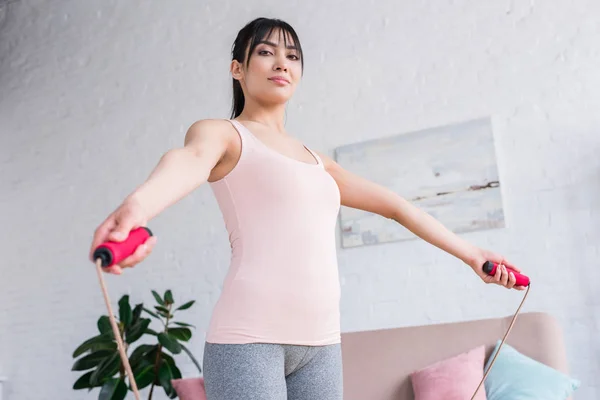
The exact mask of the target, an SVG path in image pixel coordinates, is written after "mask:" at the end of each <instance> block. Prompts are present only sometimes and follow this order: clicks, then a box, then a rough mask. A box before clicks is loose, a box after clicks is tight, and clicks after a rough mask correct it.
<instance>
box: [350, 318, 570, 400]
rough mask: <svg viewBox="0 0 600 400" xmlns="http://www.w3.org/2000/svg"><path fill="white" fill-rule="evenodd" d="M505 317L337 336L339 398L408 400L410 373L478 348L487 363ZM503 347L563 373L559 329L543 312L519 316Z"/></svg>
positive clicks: (504, 326)
mask: <svg viewBox="0 0 600 400" xmlns="http://www.w3.org/2000/svg"><path fill="white" fill-rule="evenodd" d="M511 319H512V316H508V317H505V318H498V319H485V320H478V321H467V322H459V323H448V324H438V325H427V326H417V327H403V328H394V329H383V330H374V331H365V332H346V333H343V334H342V354H343V363H344V400H365V399H368V400H413V399H414V394H413V391H412V385H411V383H410V377H409V374H410V373H411V372H412V371H414V370H418V369H420V368H424V367H426V366H428V365H430V364H432V363H434V362H436V361H440V360H443V359H446V358H449V357H452V356H454V355H457V354H460V353H462V352H465V351H468V350H470V349H472V348H474V347H476V346H479V345H482V344H484V345H486V349H487V352H486V359H487V358H488V357H489V356H490V354H491V352H492V350H493V348H494V346H495V344H496V342H497V340H499V339H502V337H504V334H505V332H506V330H507V329H508V326H509V325H510V321H511ZM533 332H536V334H535V336H534V334H533ZM506 343H508V344H510V345H511V346H512V347H514V348H515V349H517V350H518V351H520V352H521V353H523V354H525V355H527V356H529V357H532V358H534V359H536V360H538V361H540V362H542V363H544V364H547V365H549V366H551V367H553V368H556V369H558V370H559V371H562V372H565V373H568V369H567V358H566V353H565V347H564V342H563V334H562V330H561V329H560V327H559V325H558V324H557V322H556V320H555V319H554V318H552V317H551V316H549V315H547V314H544V313H522V314H519V316H518V317H517V320H516V322H515V325H514V326H513V329H512V331H511V333H510V335H509V337H508V339H507V341H506ZM473 390H475V388H473Z"/></svg>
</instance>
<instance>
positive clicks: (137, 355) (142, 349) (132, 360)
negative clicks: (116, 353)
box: [129, 344, 158, 368]
mask: <svg viewBox="0 0 600 400" xmlns="http://www.w3.org/2000/svg"><path fill="white" fill-rule="evenodd" d="M156 348H158V345H156V344H141V345H139V346H138V347H137V348H136V349H135V350H134V351H133V352H132V353H131V355H130V356H129V364H130V365H131V368H136V366H137V364H138V363H139V362H140V360H141V359H142V358H143V357H144V356H145V355H146V354H148V353H149V352H151V351H152V350H154V349H156Z"/></svg>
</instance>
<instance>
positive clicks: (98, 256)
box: [93, 227, 531, 400]
mask: <svg viewBox="0 0 600 400" xmlns="http://www.w3.org/2000/svg"><path fill="white" fill-rule="evenodd" d="M150 236H152V231H151V230H150V229H148V228H146V227H139V228H136V229H133V230H132V231H131V232H129V236H128V237H127V239H125V240H124V241H122V242H114V241H108V242H104V243H102V244H101V245H99V246H98V247H96V249H95V250H94V253H93V259H94V260H95V262H96V272H97V274H98V280H99V281H100V287H101V288H102V294H103V295H104V302H105V303H106V309H107V310H108V318H109V320H110V325H111V327H112V330H113V334H114V336H115V340H116V341H117V347H118V349H119V355H120V356H121V361H122V362H123V365H124V367H125V372H126V373H127V376H128V377H129V382H130V385H131V389H132V390H133V394H134V395H135V398H136V400H140V393H139V391H138V388H137V384H136V382H135V377H134V376H133V372H132V371H131V366H130V365H129V359H128V358H127V354H126V353H125V346H124V345H123V339H122V338H121V334H120V332H119V328H118V327H117V322H116V321H115V317H114V314H113V310H112V307H111V305H110V298H109V296H108V290H107V289H106V283H105V282H104V271H103V268H107V267H110V266H112V265H115V264H118V263H119V262H121V261H123V260H124V259H125V258H127V257H129V256H130V255H132V254H133V253H134V252H135V250H136V248H137V247H138V246H139V245H141V244H143V243H144V242H145V241H146V240H147V239H148V238H149V237H150ZM498 266H499V265H498V264H496V263H493V262H491V261H486V262H485V263H484V264H483V271H484V272H485V273H486V274H488V275H494V274H495V273H496V270H497V268H498ZM507 269H509V270H510V272H512V273H513V274H514V276H515V279H516V283H515V285H516V286H526V287H527V290H526V291H525V295H524V296H523V300H521V304H519V308H517V311H516V312H515V315H514V316H513V318H512V321H511V322H510V325H509V326H508V329H507V330H506V333H505V334H504V337H503V338H502V342H501V343H500V346H498V349H497V351H496V354H495V355H494V357H493V358H492V361H491V362H490V365H489V367H488V368H487V370H486V371H485V374H484V375H483V378H482V379H481V382H479V385H478V386H477V389H475V392H474V393H473V396H472V397H471V400H474V399H475V396H476V395H477V392H479V389H481V386H482V385H483V383H484V381H485V379H486V378H487V376H488V374H489V372H490V370H491V369H492V366H493V365H494V362H495V361H496V357H498V354H499V353H500V349H501V348H502V346H503V345H504V342H505V341H506V338H507V337H508V335H509V333H510V331H511V329H512V327H513V325H514V324H515V321H516V319H517V315H518V314H519V311H520V310H521V307H523V303H524V302H525V299H526V298H527V295H528V294H529V289H530V288H531V282H530V280H529V278H528V277H527V276H525V275H523V274H521V273H519V272H517V271H514V270H512V269H510V268H508V267H507Z"/></svg>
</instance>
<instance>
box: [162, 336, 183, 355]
mask: <svg viewBox="0 0 600 400" xmlns="http://www.w3.org/2000/svg"><path fill="white" fill-rule="evenodd" d="M158 341H159V342H160V344H162V345H163V346H164V347H165V348H166V349H167V350H169V351H170V352H171V353H173V354H179V353H181V344H179V342H178V341H177V340H176V339H175V338H173V337H171V336H170V335H169V334H168V333H165V332H161V333H159V334H158Z"/></svg>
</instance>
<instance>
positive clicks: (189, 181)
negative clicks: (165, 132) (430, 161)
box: [90, 18, 524, 400]
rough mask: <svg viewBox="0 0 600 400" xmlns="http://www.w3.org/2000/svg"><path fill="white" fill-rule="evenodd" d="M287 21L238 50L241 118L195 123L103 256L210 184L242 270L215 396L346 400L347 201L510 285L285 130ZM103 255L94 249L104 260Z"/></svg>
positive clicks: (509, 278) (217, 323) (212, 350)
mask: <svg viewBox="0 0 600 400" xmlns="http://www.w3.org/2000/svg"><path fill="white" fill-rule="evenodd" d="M303 66H304V63H303V53H302V47H301V45H300V41H299V40H298V37H297V35H296V32H295V31H294V29H293V28H292V27H291V26H289V25H288V24H287V23H285V22H283V21H280V20H276V19H266V18H259V19H256V20H254V21H252V22H250V23H249V24H248V25H246V26H245V27H244V28H243V29H242V30H241V31H240V32H239V34H238V36H237V38H236V40H235V43H234V46H233V60H232V62H231V74H232V77H233V93H234V104H233V111H232V115H231V119H230V120H219V119H215V120H201V121H198V122H195V123H194V124H193V125H192V126H191V127H190V128H189V130H188V132H187V133H186V136H185V141H184V146H183V147H181V148H175V149H172V150H170V151H168V152H166V153H165V154H164V155H163V157H162V158H161V159H160V162H159V163H158V165H157V166H156V168H155V169H154V171H153V172H152V173H151V174H150V176H149V178H148V179H147V180H146V182H144V183H143V184H142V185H141V186H139V187H138V188H137V189H136V190H135V191H133V192H132V193H131V194H130V195H129V196H128V197H127V198H126V199H125V200H124V201H123V203H122V204H121V205H120V206H119V207H118V208H117V209H116V210H115V211H114V212H113V213H112V214H111V215H110V216H109V217H108V218H107V219H106V220H105V221H104V222H103V223H102V224H101V225H100V226H99V227H98V229H97V230H96V232H95V235H94V239H93V243H92V251H93V249H95V248H96V246H97V245H99V244H100V243H101V242H103V241H105V240H116V241H120V240H123V239H125V238H126V237H127V235H128V232H129V231H130V230H131V229H134V228H135V227H138V226H145V225H147V223H148V221H150V220H151V219H152V218H154V217H155V216H156V215H158V214H159V213H160V212H162V211H163V210H164V209H165V208H167V207H169V206H170V205H172V204H173V203H175V202H177V201H178V200H180V199H181V198H182V197H184V196H186V195H187V194H189V193H190V192H192V191H193V190H194V189H196V188H197V187H198V186H200V185H201V184H203V183H205V182H209V184H210V186H211V188H212V189H213V191H214V194H215V196H216V198H217V200H218V204H219V206H220V208H221V211H222V213H223V217H224V220H225V224H226V227H227V230H228V232H229V235H230V236H229V238H230V242H231V248H232V256H231V266H230V269H229V272H228V274H227V276H226V279H225V282H224V285H223V291H222V294H221V297H220V298H219V301H218V302H217V304H216V306H215V309H214V312H213V315H212V319H211V322H210V326H209V329H208V333H207V337H206V343H205V352H204V378H205V385H206V391H207V396H208V399H209V400H221V399H223V400H224V399H227V400H235V399H245V400H247V399H261V400H269V399H286V398H287V399H290V400H309V399H310V400H314V399H319V400H334V399H335V400H340V399H342V363H341V353H340V317H339V296H340V289H339V281H338V269H337V261H336V243H335V231H334V228H335V226H336V218H337V215H338V211H339V208H340V205H345V206H347V207H353V208H358V209H362V210H366V211H369V212H373V213H377V214H380V215H381V216H383V217H385V218H390V219H393V220H395V221H397V222H398V223H400V224H402V225H403V226H405V227H406V228H408V229H409V230H411V231H412V232H413V233H415V234H416V235H417V236H419V237H421V238H422V239H424V240H426V241H428V242H429V243H431V244H433V245H435V246H437V247H439V248H440V249H442V250H444V251H446V252H448V253H450V254H452V255H453V256H455V257H457V258H459V259H460V260H462V261H464V262H465V263H466V264H467V265H469V266H470V267H471V268H472V269H473V271H474V272H475V273H476V274H477V275H478V276H479V277H480V278H481V279H482V280H483V281H484V282H486V283H496V284H498V285H502V286H504V287H506V288H515V289H524V288H523V287H516V286H515V278H514V275H513V274H512V273H509V272H508V271H507V269H506V267H504V266H503V267H502V268H498V269H497V273H496V275H495V276H493V277H490V276H487V275H486V274H485V273H484V272H483V271H482V265H483V263H484V262H485V261H486V260H491V261H495V262H498V263H501V264H503V265H506V266H508V267H510V268H513V269H514V270H516V271H519V270H518V269H517V268H515V267H514V266H512V265H510V264H508V263H507V262H506V260H504V259H503V258H502V257H501V256H499V255H496V254H493V253H491V252H489V251H486V250H483V249H480V248H477V247H476V246H473V245H471V244H469V243H467V242H466V241H464V240H463V239H461V238H460V237H458V236H457V235H455V234H453V233H452V232H450V231H449V230H448V229H446V228H445V227H444V226H442V225H441V224H440V223H439V222H438V221H436V220H435V219H434V218H432V217H431V216H429V215H428V214H426V213H424V212H422V211H421V210H419V209H418V208H416V207H414V206H413V205H411V204H410V203H408V202H407V201H406V200H404V199H403V198H402V197H400V196H398V195H397V194H396V193H393V192H391V191H390V190H388V189H386V188H384V187H381V186H379V185H377V184H375V183H372V182H369V181H367V180H365V179H363V178H361V177H358V176H356V175H354V174H352V173H350V172H348V171H345V170H344V169H343V168H342V167H340V166H339V165H338V164H337V163H336V162H335V161H333V160H332V159H330V158H329V157H326V156H325V155H323V154H320V153H317V152H314V151H312V150H310V149H308V148H307V147H305V146H304V145H303V144H302V143H301V142H299V141H298V140H296V139H294V138H293V137H291V136H290V135H288V133H287V132H286V130H285V127H284V114H285V106H286V103H287V101H288V100H289V99H290V98H291V97H292V95H293V93H294V90H295V89H296V86H297V85H298V83H299V81H300V79H301V77H302V72H303ZM155 243H156V237H152V238H150V239H149V240H148V241H147V242H146V244H144V245H142V246H140V247H139V248H138V249H137V251H136V252H135V254H133V255H132V256H131V257H129V258H127V259H126V260H124V261H123V262H122V263H121V264H120V265H116V266H114V267H111V268H109V269H107V272H110V273H116V274H120V273H121V272H122V269H123V268H128V267H132V266H134V265H136V264H138V263H139V262H141V261H142V260H144V259H145V258H146V257H147V256H148V254H149V253H150V252H151V251H152V248H153V247H154V245H155ZM90 255H91V253H90Z"/></svg>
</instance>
